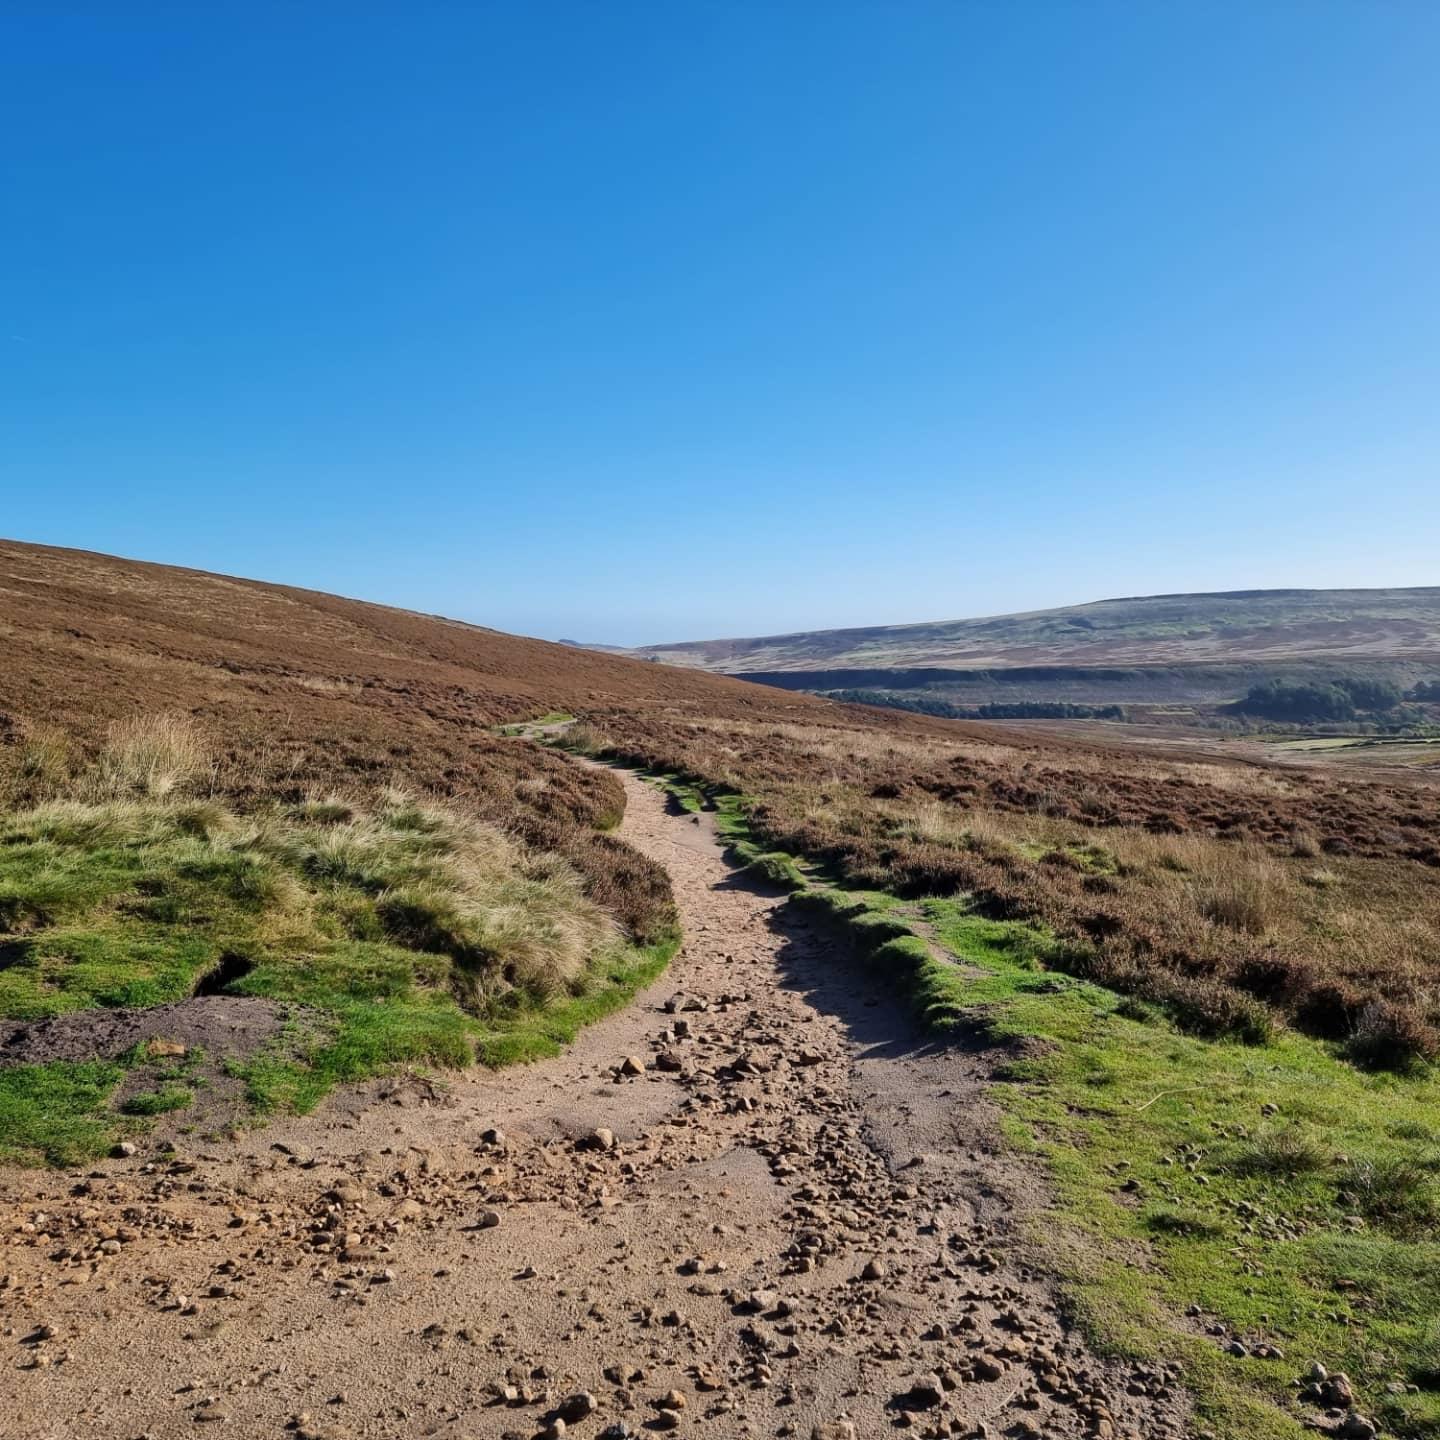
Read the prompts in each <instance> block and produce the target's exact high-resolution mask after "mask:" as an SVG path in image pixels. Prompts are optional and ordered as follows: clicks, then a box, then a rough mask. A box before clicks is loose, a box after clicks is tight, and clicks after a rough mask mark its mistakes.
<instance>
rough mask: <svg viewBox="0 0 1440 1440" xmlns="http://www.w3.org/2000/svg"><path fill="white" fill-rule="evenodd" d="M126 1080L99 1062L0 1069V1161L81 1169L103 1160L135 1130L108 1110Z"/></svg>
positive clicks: (114, 1068) (120, 1069)
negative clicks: (109, 1149)
mask: <svg viewBox="0 0 1440 1440" xmlns="http://www.w3.org/2000/svg"><path fill="white" fill-rule="evenodd" d="M124 1075H125V1068H124V1066H122V1065H119V1064H113V1063H108V1062H103V1061H94V1062H90V1063H87V1064H69V1063H64V1062H55V1063H52V1064H49V1065H11V1066H8V1067H6V1068H3V1069H0V1161H3V1162H5V1163H9V1164H15V1163H19V1164H26V1165H28V1164H37V1163H44V1162H47V1161H48V1162H49V1163H50V1164H53V1165H79V1164H83V1163H84V1162H85V1161H86V1160H89V1159H93V1158H94V1157H95V1156H96V1155H101V1154H103V1153H104V1152H105V1151H106V1150H107V1149H108V1148H109V1147H110V1146H111V1145H113V1144H114V1143H115V1141H116V1140H117V1139H119V1138H120V1136H121V1135H122V1134H125V1133H128V1131H129V1130H131V1129H133V1128H134V1127H133V1122H131V1121H128V1120H125V1119H123V1118H122V1117H119V1116H117V1115H115V1114H114V1112H112V1111H111V1110H110V1109H109V1108H108V1107H109V1102H110V1098H111V1096H112V1095H113V1093H114V1091H115V1087H116V1086H117V1085H119V1083H120V1081H121V1080H122V1079H123V1078H124Z"/></svg>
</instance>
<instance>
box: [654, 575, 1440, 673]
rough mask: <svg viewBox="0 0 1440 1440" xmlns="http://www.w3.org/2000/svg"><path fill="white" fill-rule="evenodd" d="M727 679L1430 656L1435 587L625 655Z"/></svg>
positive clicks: (1279, 594) (1200, 601)
mask: <svg viewBox="0 0 1440 1440" xmlns="http://www.w3.org/2000/svg"><path fill="white" fill-rule="evenodd" d="M632 653H634V654H637V655H639V656H641V657H643V658H645V659H650V660H660V661H663V662H664V663H666V664H669V665H686V666H692V667H695V668H699V669H705V670H712V671H717V672H723V673H727V674H755V673H763V672H786V671H798V672H804V671H816V670H828V671H842V670H859V671H863V670H874V669H887V670H888V669H898V668H906V667H910V668H916V667H939V668H950V669H972V670H973V669H981V670H984V669H1000V668H1010V667H1038V666H1110V667H1116V666H1135V665H1200V664H1212V665H1213V664H1229V665H1255V664H1260V663H1267V664H1268V663H1276V662H1286V661H1292V662H1293V661H1296V660H1321V659H1329V660H1361V661H1368V662H1375V661H1377V660H1388V661H1391V662H1394V663H1397V664H1404V663H1409V662H1413V663H1415V664H1418V665H1420V666H1422V667H1424V666H1426V665H1434V664H1435V663H1436V662H1437V661H1440V587H1426V588H1418V589H1395V590H1244V591H1231V592H1226V593H1220V594H1209V595H1205V594H1201V595H1154V596H1147V597H1142V598H1135V599H1123V600H1100V601H1097V602H1095V603H1094V604H1090V605H1070V606H1065V607H1063V608H1061V609H1057V610H1035V611H1030V612H1028V613H1026V614H1020V615H997V616H989V617H985V618H980V619H974V620H944V621H936V622H933V623H928V624H915V625H881V626H873V627H866V628H862V629H852V630H812V631H804V632H800V633H797V634H791V635H770V636H762V637H759V638H755V639H738V640H706V641H694V642H688V643H681V644H667V645H652V646H645V647H642V648H640V649H638V650H636V651H634V652H632Z"/></svg>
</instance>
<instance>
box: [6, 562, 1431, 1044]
mask: <svg viewBox="0 0 1440 1440" xmlns="http://www.w3.org/2000/svg"><path fill="white" fill-rule="evenodd" d="M0 640H3V643H4V647H5V652H4V653H5V664H4V665H3V666H0V781H3V783H4V784H5V786H6V788H7V790H8V793H9V796H10V798H11V800H12V801H13V802H15V803H24V802H28V801H34V800H40V799H44V798H45V797H46V796H47V795H49V794H54V793H57V791H59V790H61V789H63V788H64V786H66V785H67V784H69V783H71V781H73V778H74V777H75V776H76V775H78V774H80V773H82V772H89V771H92V770H94V768H95V762H96V760H97V757H100V756H101V755H102V753H103V754H104V755H109V756H112V757H114V756H124V757H126V758H125V760H124V763H123V764H121V763H117V766H116V769H115V772H114V774H112V775H111V776H110V777H109V778H108V780H106V781H105V783H106V784H109V785H110V786H111V788H112V793H115V794H121V793H124V791H125V789H126V787H127V786H132V787H133V786H134V785H136V784H137V783H142V782H137V781H136V780H135V778H134V777H136V776H141V777H143V784H144V785H145V786H147V787H156V788H159V789H163V787H164V786H165V785H166V784H167V783H179V780H180V779H182V778H183V779H185V780H186V781H187V782H188V783H190V784H192V785H195V784H196V782H197V778H198V782H199V788H201V789H202V790H205V791H208V792H210V793H214V794H216V795H217V796H221V797H223V798H224V799H225V800H226V801H227V802H228V803H229V804H231V805H232V806H236V807H238V808H240V809H242V810H243V809H244V808H245V807H247V806H249V805H259V804H263V803H268V802H269V801H271V800H274V799H281V800H285V801H287V802H290V803H295V802H298V801H301V800H303V799H305V798H307V797H312V796H323V795H324V794H326V793H329V792H338V793H345V794H363V793H364V791H365V790H366V789H367V787H368V788H370V789H372V790H378V789H380V788H381V787H384V786H386V785H389V784H391V783H392V782H394V781H397V780H398V781H399V782H400V783H402V784H403V785H405V786H406V787H408V788H409V789H411V790H412V791H413V792H415V793H416V794H419V795H427V796H434V797H437V798H440V799H448V798H457V799H461V800H463V801H465V802H466V805H467V808H468V810H469V811H470V813H473V814H475V815H476V816H477V817H478V819H479V820H480V821H482V822H484V823H488V824H490V825H493V826H497V827H499V828H500V829H502V830H503V831H505V832H506V833H507V834H508V835H509V836H511V837H512V838H513V839H515V840H516V841H518V842H519V843H520V845H521V846H522V847H523V848H524V849H525V850H526V851H527V852H530V853H531V854H532V855H533V856H534V857H535V858H537V859H542V860H543V857H544V856H545V855H548V854H554V855H558V856H561V857H563V858H564V859H566V860H568V861H569V862H570V864H571V865H573V867H574V868H575V869H576V870H577V871H578V872H579V873H580V874H581V876H582V877H583V878H584V883H585V889H586V893H587V895H588V897H589V898H590V899H591V900H593V901H595V902H597V903H599V904H600V905H601V906H602V907H604V908H605V909H606V910H607V911H608V912H609V913H610V914H611V915H612V916H614V917H615V918H616V920H618V921H619V922H620V923H621V924H622V925H623V926H624V927H625V928H626V929H627V930H628V931H629V932H630V933H632V934H634V935H636V936H639V937H647V938H648V937H650V936H654V935H657V934H659V933H661V932H662V931H664V930H665V929H666V928H667V927H668V926H669V925H670V924H672V923H673V907H672V904H671V900H670V893H669V882H668V880H667V878H666V876H665V874H664V872H663V871H662V870H661V869H660V868H659V867H657V866H656V865H654V864H653V863H651V862H650V861H648V860H646V859H644V858H643V857H642V856H640V855H639V854H638V853H637V852H636V851H634V850H632V849H631V848H630V847H628V846H627V845H625V844H623V843H622V842H621V841H619V840H618V839H617V838H615V837H614V836H613V835H610V834H607V833H606V828H607V827H609V826H613V824H614V823H615V821H616V820H617V818H618V817H619V815H620V813H621V809H622V806H623V803H624V797H623V791H622V790H621V788H620V786H619V784H618V783H617V781H616V780H615V778H614V777H613V776H610V775H607V774H605V773H604V772H597V771H592V770H587V769H582V768H581V767H578V766H576V765H575V764H574V763H573V762H571V761H570V760H569V759H567V758H566V757H565V756H563V755H560V754H557V753H554V752H551V751H547V750H545V749H543V748H542V747H540V746H538V745H536V744H533V743H529V742H525V741H517V740H513V739H509V738H505V737H503V736H501V735H499V734H498V733H497V731H496V727H497V726H500V725H502V724H505V723H508V722H514V721H521V720H525V719H529V718H533V717H535V716H539V715H543V714H546V713H550V712H566V713H571V714H576V715H579V716H581V717H582V719H583V720H584V721H585V722H586V723H587V725H588V727H589V728H590V730H591V732H592V733H591V743H592V744H593V745H594V746H596V747H597V748H604V749H608V750H610V751H612V752H613V753H615V754H617V755H620V756H625V757H629V758H631V759H634V760H636V761H637V762H639V763H643V764H653V765H656V766H658V767H661V768H665V769H670V770H680V771H684V772H686V773H689V774H692V775H694V776H697V777H700V778H703V779H704V780H707V781H709V782H712V783H715V784H719V785H724V786H729V787H732V788H734V789H737V790H742V791H744V792H746V793H747V794H749V795H751V796H753V797H754V798H755V802H756V809H755V823H756V825H757V827H758V828H759V830H760V831H761V832H762V835H763V837H764V838H765V840H766V841H767V843H769V844H770V845H773V846H774V847H776V848H781V849H785V850H788V851H791V852H793V853H796V854H803V855H807V856H810V857H812V858H814V859H816V860H820V861H823V862H826V863H827V864H828V865H829V866H830V867H832V869H833V870H834V871H835V872H836V873H837V874H839V875H841V876H843V877H846V878H849V879H851V880H854V881H858V882H861V883H864V884H867V885H875V886H881V887H885V888H888V889H893V890H895V891H898V892H899V893H902V894H905V895H911V896H917V895H927V894H937V895H953V894H960V893H963V894H969V895H972V896H974V897H975V899H976V901H977V903H978V904H980V905H981V906H983V907H984V908H985V909H987V910H989V911H990V912H992V913H994V914H996V915H1001V916H1016V917H1024V918H1027V919H1032V920H1036V921H1039V922H1042V923H1044V924H1046V925H1048V926H1050V927H1052V928H1053V930H1054V931H1055V932H1056V934H1057V935H1058V936H1059V937H1060V939H1061V940H1062V941H1063V942H1064V951H1065V960H1064V963H1065V964H1067V965H1068V966H1069V967H1070V968H1072V969H1074V970H1075V971H1077V972H1079V973H1084V974H1087V975H1091V976H1093V977H1094V978H1096V979H1097V980H1100V981H1103V982H1104V983H1106V984H1108V985H1111V986H1114V987H1116V988H1117V989H1120V990H1124V991H1126V992H1129V993H1133V994H1136V995H1139V996H1142V997H1145V998H1149V999H1152V1000H1155V1001H1160V1002H1164V1003H1166V1004H1167V1005H1169V1006H1170V1007H1171V1008H1172V1011H1173V1013H1174V1014H1175V1015H1176V1016H1177V1018H1178V1019H1179V1020H1181V1021H1182V1023H1185V1024H1188V1025H1191V1026H1194V1027H1196V1028H1199V1029H1202V1030H1210V1031H1214V1032H1226V1033H1238V1034H1241V1035H1246V1036H1249V1037H1251V1038H1258V1037H1259V1036H1261V1035H1263V1033H1264V1032H1265V1029H1266V1027H1267V1025H1268V1024H1270V1023H1271V1019H1272V1017H1283V1018H1286V1019H1288V1020H1289V1021H1291V1022H1292V1023H1294V1024H1297V1025H1300V1026H1303V1027H1304V1028H1306V1029H1308V1030H1310V1031H1312V1032H1314V1033H1317V1034H1320V1035H1324V1036H1327V1037H1330V1038H1333V1039H1335V1040H1337V1041H1343V1042H1345V1043H1347V1044H1348V1045H1350V1047H1351V1049H1352V1053H1353V1054H1354V1056H1355V1058H1356V1059H1357V1060H1358V1061H1360V1062H1362V1063H1366V1064H1403V1063H1405V1062H1406V1061H1407V1060H1409V1059H1411V1058H1413V1057H1415V1056H1419V1055H1428V1054H1432V1053H1434V1052H1435V1050H1436V1047H1437V1035H1436V1028H1437V1026H1440V985H1437V978H1436V977H1437V973H1440V804H1437V799H1440V791H1437V789H1436V788H1435V786H1434V784H1433V783H1432V782H1428V781H1427V780H1426V778H1425V777H1424V776H1423V775H1417V776H1414V777H1410V778H1407V779H1403V780H1402V779H1399V778H1397V779H1395V780H1393V781H1392V780H1385V779H1379V778H1375V777H1374V776H1373V775H1370V774H1367V775H1365V776H1364V777H1361V778H1354V777H1351V776H1347V775H1342V774H1337V773H1335V772H1330V771H1326V770H1324V769H1321V768H1317V769H1313V770H1301V769H1298V768H1296V769H1279V768H1276V767H1272V766H1267V765H1259V764H1253V763H1240V762H1231V761H1228V760H1225V759H1223V758H1220V759H1212V758H1207V757H1204V756H1201V757H1200V758H1197V756H1196V754H1194V753H1186V752H1182V751H1174V752H1168V753H1167V752H1161V751H1154V752H1143V753H1142V752H1139V751H1137V750H1135V749H1133V748H1120V747H1115V748H1110V747H1106V746H1102V745H1098V744H1093V743H1085V742H1081V741H1078V740H1075V739H1072V738H1068V737H1060V736H1058V735H1056V734H1054V733H1045V732H1037V731H1036V730H1034V729H1030V730H1025V731H1022V730H1019V729H1006V728H1005V727H1003V726H1001V725H991V726H986V725H980V724H964V723H957V722H950V721H940V720H931V719H927V718H925V717H921V716H912V715H905V714H901V713H900V712H896V711H878V710H869V709H865V708H862V707H854V706H838V705H832V704H829V703H827V702H825V701H823V700H819V699H815V698H812V697H809V696H806V695H803V694H798V693H794V692H786V691H780V690H773V689H766V688H763V687H759V686H754V685H748V684H743V683H741V682H738V681H730V680H725V679H722V678H719V677H716V676H710V675H705V674H701V673H697V672H694V671H687V670H678V669H673V668H670V667H667V666H663V665H655V664H648V663H645V662H642V661H635V660H630V659H626V658H622V657H616V656H611V655H602V654H596V653H592V652H589V651H585V650H579V649H574V648H570V647H565V646H558V645H550V644H545V643H543V642H540V641H534V640H525V639H521V638H519V637H515V636H510V635H503V634H500V633H498V632H495V631H492V630H485V629H482V628H479V627H476V626H470V625H463V624H459V623H457V622H454V621H448V620H443V619H439V618H436V617H433V616H425V615H418V614H414V613H411V612H407V611H400V610H392V609H386V608H384V607H380V606H374V605H367V604H363V603H361V602H357V601H351V600H344V599H340V598H337V597H335V596H329V595H322V594H317V593H315V592H311V591H304V590H297V589H291V588H287V587H282V586H272V585H263V584H259V583H257V582H251V581H244V580H235V579H229V578H225V577H221V576H214V575H206V574H202V573H199V572H195V571H186V570H177V569H171V568H168V567H163V566H152V565H142V564H137V563H134V562H128V561H123V560H116V559H112V558H109V557H105V556H98V555H90V554H84V553H81V552H76V551H66V550H53V549H45V548H42V547H36V546H28V545H21V544H16V543H11V542H0ZM137 714H144V715H147V716H150V717H155V716H157V715H158V716H162V717H163V716H166V715H171V716H173V717H175V719H176V722H177V724H178V725H179V726H180V730H181V731H182V732H183V729H184V727H185V726H193V727H194V729H195V731H196V733H198V734H199V735H201V736H202V737H203V741H204V755H203V758H202V757H200V756H198V755H197V756H191V757H189V758H187V757H186V755H185V753H184V748H185V747H184V746H183V744H182V745H180V746H179V747H178V748H176V747H168V748H165V747H162V749H161V750H160V751H153V752H152V751H148V750H147V748H146V746H147V744H148V743H149V741H148V739H147V737H151V738H153V735H154V729H153V726H147V727H142V728H141V729H138V730H135V731H133V732H127V730H126V726H127V724H129V722H130V718H131V717H133V716H135V715H137ZM127 733H128V739H127ZM182 738H183V737H182ZM210 757H213V758H210ZM200 763H203V764H204V765H206V766H207V767H208V768H207V770H206V773H205V774H204V775H202V776H200V777H195V776H193V775H190V774H187V773H186V767H187V766H190V765H192V764H200ZM171 765H174V766H178V767H179V768H178V771H177V772H176V774H174V775H173V776H172V774H171V772H170V770H168V769H167V768H166V767H167V766H171ZM103 769H104V767H103V766H102V767H101V770H102V772H103Z"/></svg>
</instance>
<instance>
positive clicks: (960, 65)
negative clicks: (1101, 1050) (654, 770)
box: [0, 0, 1440, 643]
mask: <svg viewBox="0 0 1440 1440" xmlns="http://www.w3.org/2000/svg"><path fill="white" fill-rule="evenodd" d="M0 27H3V34H0V124H3V128H4V134H5V136H6V140H5V144H4V146H3V150H0V166H3V174H0V205H3V225H0V534H4V535H7V536H11V537H16V538H22V539H30V540H37V541H43V542H47V543H52V544H59V545H73V546H80V547H84V548H88V549H97V550H105V551H111V552H116V553H120V554H125V555H131V556H137V557H140V558H145V559H154V560H162V561H168V562H173V563H179V564H186V565H193V566H197V567H201V568H205V569H213V570H220V571H224V572H228V573H234V574H243V575H251V576H257V577H261V578H265V579H276V580H284V581H288V582H292V583H296V584H303V585H309V586H313V587H315V588H319V589H327V590H335V591H339V592H341V593H345V594H352V595H359V596H363V597H366V598H371V599H377V600H383V601H387V602H391V603H396V604H403V605H408V606H412V607H415V608H418V609H424V610H434V611H439V612H442V613H445V614H449V615H454V616H458V617H461V618H465V619H470V620H475V621H479V622H481V623H484V624H490V625H495V626H498V627H500V628H504V629H512V630H518V631H522V632H525V633H530V634H538V635H544V636H549V637H556V636H571V637H578V638H581V639H588V640H611V641H617V642H631V643H638V642H643V641H653V640H668V639H690V638H701V637H705V636H713V635H735V634H754V633H765V632H771V631H779V630H786V629H795V628H811V627H819V626H830V625H850V624H867V623H885V622H892V621H904V620H918V619H938V618H945V617H952V616H961V615H968V614H983V613H998V612H1003V611H1008V610H1016V609H1030V608H1039V607H1042V606H1046V605H1051V604H1060V603H1069V602H1075V601H1080V600H1086V599H1096V598H1100V597H1102V596H1108V595H1117V594H1143V593H1151V592H1157V591H1178V590H1192V589H1223V588H1239V587H1250V586H1270V585H1380V584H1427V583H1429V584H1434V583H1440V264H1437V257H1440V85H1437V84H1436V82H1435V77H1436V75H1437V73H1440V6H1436V5H1434V4H1433V3H1430V0H1415V3H1405V0H1387V3H1361V0H1353V3H1330V0H1296V3H1293V4H1285V3H1264V0H1259V3H1251V0H1247V3H1240V0H1235V3H1214V0H1205V3H1195V4H1190V3H1184V0H1166V3H1164V4H1145V3H1140V0H1132V3H1126V4H1107V3H1103V0H1084V3H1080V0H1076V3H1061V0H1034V3H1010V0H947V3H933V4H932V3H918V0H917V3H908V0H884V3H881V0H876V3H870V4H855V3H847V0H827V3H815V4H808V3H803V0H785V3H782V4H775V3H746V0H724V3H699V0H696V3H683V0H682V3H671V0H664V3H662V0H654V3H649V4H633V3H623V0H606V3H603V4H601V3H583V4H582V3H572V4H561V3H539V0H537V3H521V0H515V3H512V4H461V3H458V0H457V3H454V4H438V3H417V0H410V3H407V4H403V5H402V4H400V3H394V4H388V5H375V4H365V3H351V4H346V5H340V4H328V3H321V0H316V3H313V4H304V5H294V4H288V3H287V4H273V5H267V4H263V3H253V0H252V3H246V4H243V5H229V4H223V3H207V4H205V5H180V4H158V3H156V4H140V3H125V0H107V3H105V4H103V5H94V6H88V7H87V6H85V5H80V4H60V5H56V4H48V3H47V4H44V5H39V4H36V5H32V6H26V5H24V4H16V3H12V4H11V5H9V6H7V7H5V12H4V16H3V19H0Z"/></svg>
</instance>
